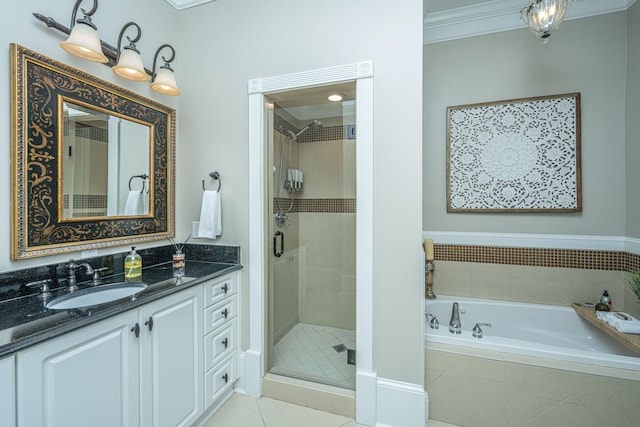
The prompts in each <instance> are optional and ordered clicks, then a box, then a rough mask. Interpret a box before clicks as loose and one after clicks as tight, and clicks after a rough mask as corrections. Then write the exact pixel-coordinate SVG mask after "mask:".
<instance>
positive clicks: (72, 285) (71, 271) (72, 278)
mask: <svg viewBox="0 0 640 427" xmlns="http://www.w3.org/2000/svg"><path fill="white" fill-rule="evenodd" d="M80 268H84V269H85V271H86V272H87V274H93V273H94V271H93V267H91V265H90V264H89V263H86V262H83V263H82V264H76V263H75V262H73V260H72V259H71V260H69V264H67V271H68V276H67V287H68V288H69V292H74V291H77V290H78V282H77V279H76V271H77V270H79V269H80Z"/></svg>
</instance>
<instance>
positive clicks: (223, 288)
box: [222, 283, 229, 294]
mask: <svg viewBox="0 0 640 427" xmlns="http://www.w3.org/2000/svg"><path fill="white" fill-rule="evenodd" d="M222 290H223V291H224V293H225V294H226V293H227V292H229V285H227V284H226V283H225V284H224V285H222Z"/></svg>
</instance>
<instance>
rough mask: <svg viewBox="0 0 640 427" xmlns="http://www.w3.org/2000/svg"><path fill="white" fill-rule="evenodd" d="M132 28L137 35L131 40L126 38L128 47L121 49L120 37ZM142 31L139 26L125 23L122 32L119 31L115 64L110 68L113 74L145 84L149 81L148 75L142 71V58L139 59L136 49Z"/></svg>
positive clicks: (133, 23)
mask: <svg viewBox="0 0 640 427" xmlns="http://www.w3.org/2000/svg"><path fill="white" fill-rule="evenodd" d="M131 26H134V27H136V29H137V30H138V34H137V35H136V37H134V38H133V39H132V38H131V37H129V36H127V40H129V45H128V46H125V47H124V48H122V37H123V36H124V32H125V31H126V30H127V28H129V27H131ZM141 35H142V30H140V26H139V25H138V24H136V23H135V22H127V23H126V24H125V25H124V27H122V30H120V36H118V56H117V64H116V65H114V66H113V67H111V69H112V70H113V72H114V73H116V74H117V75H119V76H120V77H124V78H125V79H129V80H133V81H136V82H146V81H148V80H149V74H147V72H146V70H145V69H144V64H143V63H142V58H141V57H140V51H139V50H138V49H137V48H136V42H137V41H138V40H140V36H141Z"/></svg>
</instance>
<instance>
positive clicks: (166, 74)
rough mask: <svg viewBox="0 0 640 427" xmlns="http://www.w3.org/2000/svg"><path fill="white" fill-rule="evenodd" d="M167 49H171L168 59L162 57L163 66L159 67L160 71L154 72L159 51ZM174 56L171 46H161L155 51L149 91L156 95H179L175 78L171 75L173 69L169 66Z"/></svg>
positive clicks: (174, 52)
mask: <svg viewBox="0 0 640 427" xmlns="http://www.w3.org/2000/svg"><path fill="white" fill-rule="evenodd" d="M165 47H168V48H169V49H171V57H170V58H169V59H167V58H165V57H164V56H163V57H162V60H163V61H164V65H162V66H160V69H158V70H157V71H156V62H157V60H158V55H159V54H160V51H161V50H162V49H164V48H165ZM175 56H176V51H175V49H174V48H173V46H171V45H169V44H163V45H162V46H160V47H159V48H158V50H156V54H155V55H154V56H153V69H152V70H153V72H152V74H151V89H153V90H155V91H156V92H158V93H163V94H165V95H173V96H175V95H180V89H178V85H177V83H176V76H175V74H173V69H171V66H170V65H169V64H170V63H171V61H173V60H174V58H175Z"/></svg>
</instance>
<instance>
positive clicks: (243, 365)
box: [238, 349, 262, 398]
mask: <svg viewBox="0 0 640 427" xmlns="http://www.w3.org/2000/svg"><path fill="white" fill-rule="evenodd" d="M239 368H240V369H239V372H240V376H241V378H244V379H243V380H242V383H241V387H242V389H243V391H244V394H246V395H247V396H251V397H256V398H257V397H260V396H262V352H260V351H254V350H251V349H248V350H247V351H243V352H241V353H240V366H239ZM238 388H240V386H238Z"/></svg>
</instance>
